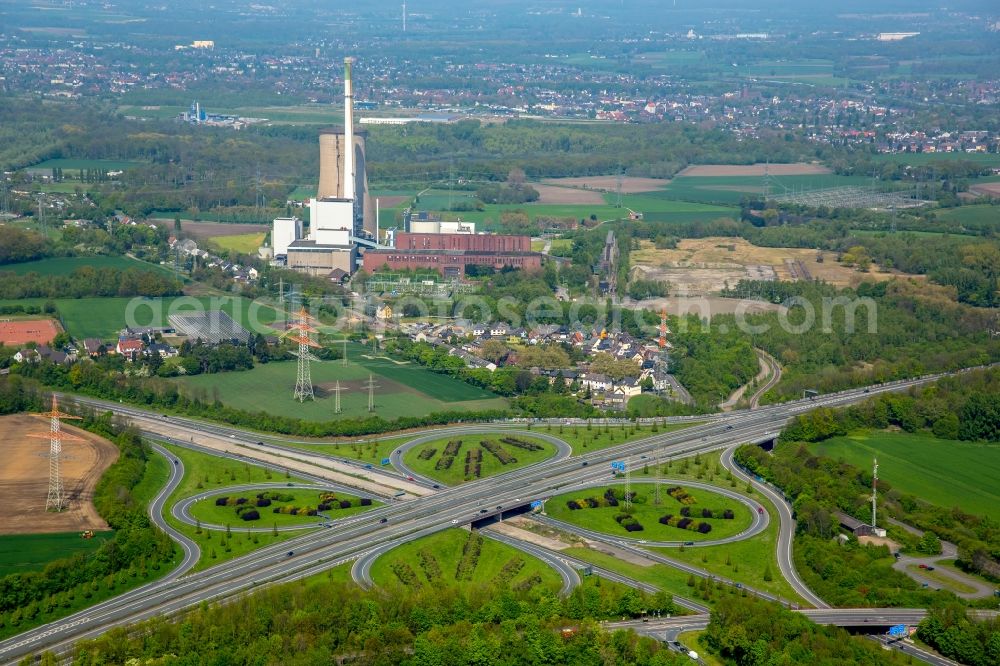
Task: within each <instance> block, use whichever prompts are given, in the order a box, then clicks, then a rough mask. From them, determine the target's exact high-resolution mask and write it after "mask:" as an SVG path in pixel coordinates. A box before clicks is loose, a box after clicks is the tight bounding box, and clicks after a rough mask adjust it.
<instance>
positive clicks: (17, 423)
mask: <svg viewBox="0 0 1000 666" xmlns="http://www.w3.org/2000/svg"><path fill="white" fill-rule="evenodd" d="M62 429H63V430H64V431H66V432H67V433H70V434H73V435H76V436H78V437H80V438H82V439H83V441H79V442H77V441H64V442H63V457H62V459H61V468H62V480H63V488H64V489H65V492H66V494H67V496H68V497H69V500H68V503H67V504H68V506H67V508H66V509H65V510H64V511H62V512H60V513H55V512H49V511H46V510H45V498H46V496H47V494H48V487H49V460H48V458H47V457H45V456H46V454H47V453H48V451H49V440H48V439H38V438H35V437H28V434H29V433H47V432H48V430H49V420H48V419H47V418H42V417H34V416H28V415H27V414H12V415H9V416H0V459H2V460H3V464H2V465H0V507H3V511H0V534H39V533H49V532H72V531H83V530H106V529H108V524H107V523H106V522H104V520H103V519H102V518H101V517H100V516H99V515H98V514H97V510H96V509H95V508H94V504H93V497H94V487H95V486H96V485H97V482H98V480H99V479H100V478H101V475H102V474H103V473H104V470H106V469H107V468H108V467H110V466H111V464H112V463H113V462H114V461H115V460H117V459H118V447H117V446H115V445H114V444H112V443H111V442H109V441H107V440H106V439H103V438H101V437H98V436H97V435H93V434H91V433H89V432H87V431H85V430H80V429H79V428H74V427H73V426H71V425H68V424H67V423H65V422H64V423H63V424H62Z"/></svg>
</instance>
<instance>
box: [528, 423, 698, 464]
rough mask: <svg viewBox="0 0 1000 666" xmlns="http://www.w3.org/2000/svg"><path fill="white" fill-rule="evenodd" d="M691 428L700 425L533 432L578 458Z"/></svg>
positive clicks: (583, 427)
mask: <svg viewBox="0 0 1000 666" xmlns="http://www.w3.org/2000/svg"><path fill="white" fill-rule="evenodd" d="M694 425H700V423H658V424H656V425H653V424H650V425H642V424H634V423H633V424H625V425H604V424H598V423H591V424H590V426H589V427H588V426H586V425H545V426H541V427H538V428H536V430H538V432H544V433H545V434H547V435H553V436H555V437H558V438H559V439H562V440H564V441H566V442H567V443H569V445H570V446H571V447H573V455H575V456H578V455H583V454H584V453H591V452H593V451H600V450H602V449H606V448H608V447H611V446H619V445H621V444H625V443H627V442H632V441H635V440H637V439H643V438H646V437H652V436H653V435H663V434H665V433H668V432H674V431H675V430H683V429H684V428H690V427H691V426H694Z"/></svg>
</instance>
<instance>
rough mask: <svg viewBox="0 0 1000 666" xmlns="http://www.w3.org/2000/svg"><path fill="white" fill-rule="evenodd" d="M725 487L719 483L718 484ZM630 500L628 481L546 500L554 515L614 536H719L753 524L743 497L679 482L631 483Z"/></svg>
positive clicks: (702, 538)
mask: <svg viewBox="0 0 1000 666" xmlns="http://www.w3.org/2000/svg"><path fill="white" fill-rule="evenodd" d="M720 490H721V489H720ZM632 493H633V497H632V506H631V507H630V508H626V507H625V484H623V483H620V482H618V481H615V482H613V483H610V484H606V485H595V486H591V487H588V488H581V489H579V490H574V491H571V492H568V493H563V494H561V495H556V496H554V497H551V498H549V499H547V500H546V501H545V513H546V515H548V516H549V517H551V518H554V519H555V520H560V521H562V522H565V523H568V524H570V525H574V526H576V527H580V528H583V529H586V530H592V531H594V532H600V533H602V534H607V535H610V536H615V537H625V538H631V539H641V540H646V541H662V542H666V541H671V542H676V541H681V542H684V541H695V542H699V541H709V540H711V541H717V540H720V539H727V538H730V537H733V536H735V535H737V534H740V533H741V532H743V531H744V530H746V529H747V528H748V527H750V525H751V522H752V520H753V515H752V514H751V509H750V508H749V507H748V506H747V505H746V504H744V503H743V502H741V501H739V500H737V499H735V498H733V497H728V496H726V495H724V494H722V493H719V492H713V491H710V490H706V489H704V488H702V487H697V488H694V487H690V486H686V485H683V484H682V483H680V482H669V481H668V482H663V483H661V484H660V503H659V504H657V503H656V497H655V484H652V483H633V484H632Z"/></svg>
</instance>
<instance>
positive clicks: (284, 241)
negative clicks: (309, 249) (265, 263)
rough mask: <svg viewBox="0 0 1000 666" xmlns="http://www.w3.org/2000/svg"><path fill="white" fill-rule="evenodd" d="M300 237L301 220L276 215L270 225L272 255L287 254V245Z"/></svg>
mask: <svg viewBox="0 0 1000 666" xmlns="http://www.w3.org/2000/svg"><path fill="white" fill-rule="evenodd" d="M300 238H302V220H300V219H299V218H297V217H276V218H274V222H273V225H272V227H271V247H273V248H274V256H278V255H287V254H288V246H289V245H291V244H292V243H294V242H295V241H297V240H299V239H300Z"/></svg>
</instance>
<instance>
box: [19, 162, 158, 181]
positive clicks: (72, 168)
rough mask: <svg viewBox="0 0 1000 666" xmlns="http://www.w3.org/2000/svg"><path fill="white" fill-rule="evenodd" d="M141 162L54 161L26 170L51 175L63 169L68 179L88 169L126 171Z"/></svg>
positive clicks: (41, 163) (40, 163)
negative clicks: (54, 170)
mask: <svg viewBox="0 0 1000 666" xmlns="http://www.w3.org/2000/svg"><path fill="white" fill-rule="evenodd" d="M141 164H142V163H141V162H132V161H129V160H86V159H53V160H45V161H44V162H39V163H38V164H35V165H32V166H30V167H28V168H27V169H25V171H28V172H30V173H38V174H42V175H46V174H48V175H51V174H52V170H53V169H62V170H63V171H64V172H65V173H64V174H63V175H64V176H66V177H75V176H76V175H77V174H78V172H80V171H81V170H82V171H86V170H87V169H104V170H105V171H124V170H125V169H134V168H135V167H137V166H140V165H141Z"/></svg>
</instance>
